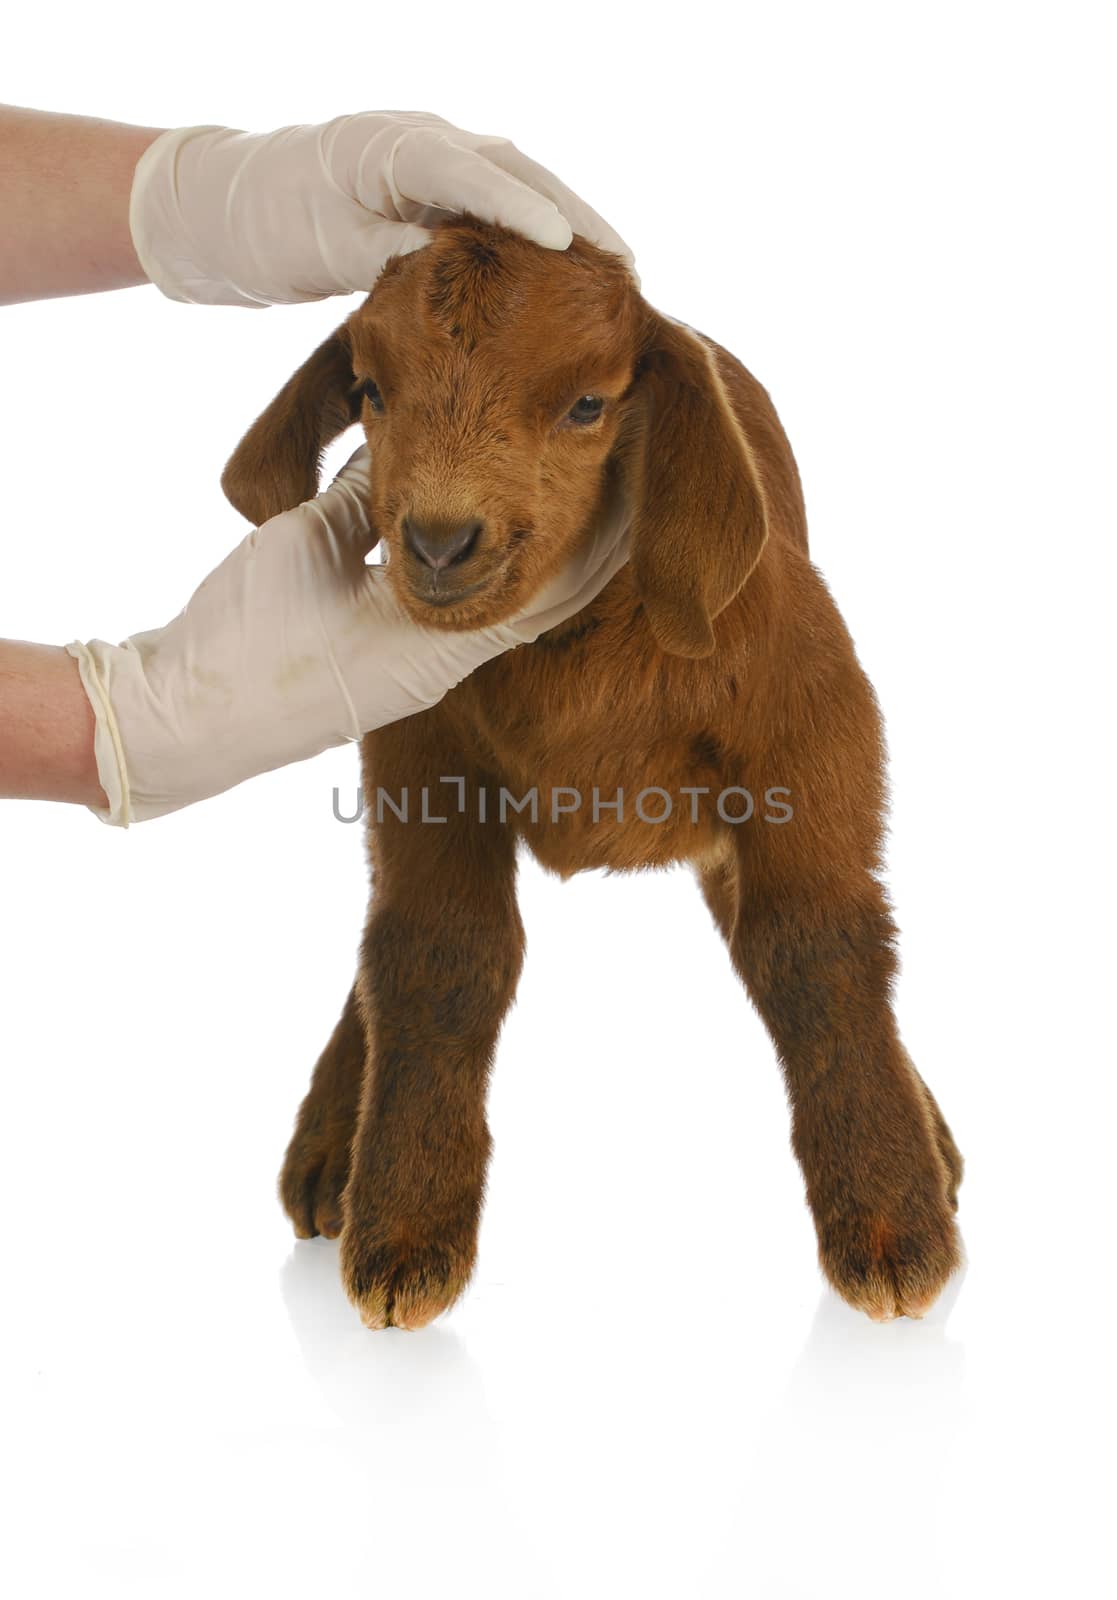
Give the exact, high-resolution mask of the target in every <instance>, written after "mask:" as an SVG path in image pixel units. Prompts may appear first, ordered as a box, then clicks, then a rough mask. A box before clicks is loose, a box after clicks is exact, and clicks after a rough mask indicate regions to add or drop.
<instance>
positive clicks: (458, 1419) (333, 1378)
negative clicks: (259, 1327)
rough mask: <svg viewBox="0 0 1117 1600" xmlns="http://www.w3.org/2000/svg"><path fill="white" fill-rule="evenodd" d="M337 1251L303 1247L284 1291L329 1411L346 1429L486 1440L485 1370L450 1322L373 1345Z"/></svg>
mask: <svg viewBox="0 0 1117 1600" xmlns="http://www.w3.org/2000/svg"><path fill="white" fill-rule="evenodd" d="M337 1253H338V1252H337V1244H336V1243H335V1242H331V1241H329V1240H326V1239H306V1240H300V1241H298V1242H297V1243H296V1244H295V1245H294V1247H293V1248H292V1251H291V1254H290V1255H289V1256H288V1257H287V1260H286V1261H285V1262H284V1264H283V1270H282V1274H281V1287H282V1293H283V1302H284V1305H285V1306H286V1308H287V1315H288V1317H289V1318H290V1319H291V1327H292V1328H293V1329H294V1333H295V1337H296V1339H297V1340H298V1346H299V1354H300V1356H301V1357H302V1360H303V1362H304V1363H305V1365H306V1369H307V1371H308V1372H309V1373H310V1375H311V1377H312V1378H313V1380H314V1382H315V1384H316V1385H317V1386H318V1389H319V1391H320V1392H321V1394H322V1397H323V1399H324V1400H325V1402H326V1404H327V1406H328V1407H329V1408H330V1410H331V1411H333V1412H334V1414H335V1415H336V1416H337V1417H338V1418H339V1420H340V1421H342V1422H344V1423H345V1424H346V1425H347V1426H350V1427H354V1428H368V1427H378V1426H390V1425H406V1426H408V1427H413V1428H419V1429H428V1430H429V1428H430V1427H431V1426H432V1424H437V1426H439V1427H444V1428H447V1429H452V1430H459V1429H474V1430H476V1431H477V1432H478V1433H482V1432H483V1431H484V1428H485V1426H486V1424H488V1423H489V1422H490V1421H491V1418H490V1417H489V1415H488V1411H487V1408H486V1404H485V1389H484V1384H483V1382H482V1379H481V1373H480V1370H479V1369H478V1367H477V1364H476V1362H475V1361H474V1360H473V1359H472V1358H471V1356H470V1354H469V1351H468V1349H467V1348H466V1345H465V1343H464V1341H463V1339H462V1337H461V1335H460V1334H459V1333H458V1332H457V1331H456V1330H455V1328H454V1327H453V1325H452V1323H450V1322H447V1321H445V1320H442V1321H440V1322H435V1323H433V1324H432V1325H431V1326H430V1327H429V1328H426V1329H424V1330H423V1331H422V1337H421V1338H417V1337H416V1336H415V1335H414V1334H409V1333H407V1332H405V1331H404V1330H402V1329H399V1328H384V1329H381V1330H379V1332H381V1333H383V1335H384V1337H383V1338H371V1337H370V1335H369V1330H368V1329H367V1328H365V1327H364V1325H363V1324H362V1323H361V1321H360V1319H359V1318H358V1316H357V1314H356V1312H355V1311H354V1309H353V1307H352V1305H351V1304H350V1303H349V1300H348V1299H347V1298H346V1295H345V1292H344V1290H343V1289H342V1287H341V1280H340V1276H339V1272H338V1260H337Z"/></svg>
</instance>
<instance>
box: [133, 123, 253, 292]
mask: <svg viewBox="0 0 1117 1600" xmlns="http://www.w3.org/2000/svg"><path fill="white" fill-rule="evenodd" d="M238 132H239V130H237V129H232V128H223V127H221V125H220V124H218V123H205V124H199V125H198V126H196V127H190V128H168V129H167V131H166V132H165V133H161V134H160V135H159V137H158V138H157V139H155V140H154V141H153V142H152V143H151V144H149V145H148V147H147V149H146V150H145V151H144V153H143V155H142V156H141V157H140V159H139V161H138V162H137V163H136V170H135V172H134V173H133V175H132V190H131V194H130V197H129V201H128V227H129V229H130V231H131V234H132V245H133V247H134V249H135V252H136V255H137V256H138V257H139V262H140V266H141V267H142V268H143V269H144V272H145V273H146V274H147V276H148V277H149V278H150V280H151V282H152V283H153V284H154V285H155V286H156V288H157V289H159V290H160V292H161V293H163V294H165V295H166V297H167V299H168V300H177V301H179V302H180V303H181V304H183V305H211V306H251V307H256V308H260V309H262V308H263V307H264V306H265V305H267V303H268V302H266V301H262V300H256V299H252V298H251V297H250V296H248V295H246V294H242V293H241V291H240V290H239V289H237V288H236V287H235V285H233V284H231V283H229V282H227V281H226V280H225V279H224V278H221V277H215V276H214V274H213V271H212V268H210V267H207V264H206V261H205V251H204V249H203V248H202V247H201V245H200V244H199V241H198V239H197V237H196V236H195V233H194V230H193V228H192V227H191V225H190V221H189V219H188V218H187V216H186V213H185V210H184V207H183V196H184V189H183V184H182V176H183V175H182V172H181V167H182V164H183V152H184V150H185V149H186V147H187V145H189V144H191V143H195V144H197V142H199V141H202V140H204V139H205V138H206V137H207V136H210V135H219V136H221V135H223V136H226V137H229V136H236V135H237V133H238ZM190 154H191V157H192V159H193V160H194V161H195V162H197V161H198V160H199V159H202V156H201V152H200V150H199V149H198V148H197V147H196V148H195V149H194V150H192V151H191V152H190Z"/></svg>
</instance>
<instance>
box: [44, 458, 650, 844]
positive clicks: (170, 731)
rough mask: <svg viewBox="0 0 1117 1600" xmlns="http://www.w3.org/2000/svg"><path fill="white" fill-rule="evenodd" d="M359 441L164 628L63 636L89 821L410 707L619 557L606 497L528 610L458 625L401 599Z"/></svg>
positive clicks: (229, 783)
mask: <svg viewBox="0 0 1117 1600" xmlns="http://www.w3.org/2000/svg"><path fill="white" fill-rule="evenodd" d="M368 471H369V467H368V450H367V448H366V447H365V446H363V445H362V447H361V448H360V449H359V450H358V451H357V452H356V454H355V455H354V456H352V457H351V458H350V460H349V461H348V462H347V463H346V465H345V466H344V467H343V468H342V470H341V472H340V473H339V474H338V476H337V477H336V478H335V479H334V481H333V483H332V484H331V485H330V487H329V488H328V489H327V490H326V491H325V492H324V493H323V494H321V495H319V496H318V498H317V499H316V500H308V501H306V502H305V503H304V504H303V505H301V506H296V507H295V508H294V509H293V510H291V511H284V512H283V513H282V514H281V515H280V516H278V517H273V518H271V520H270V521H268V522H265V523H263V524H262V526H261V527H259V528H257V529H254V530H253V532H252V533H250V534H249V535H248V537H247V538H246V539H245V540H244V541H243V542H242V543H241V544H239V545H238V546H237V548H236V549H235V550H234V551H233V552H232V553H231V554H230V555H229V556H227V557H226V558H225V560H224V561H223V562H222V563H221V565H220V566H219V567H217V568H215V569H214V571H213V572H211V573H210V575H209V577H208V578H206V579H205V580H204V581H203V582H202V584H201V586H200V587H199V588H198V589H197V591H196V592H195V593H194V595H193V596H192V597H191V599H190V600H189V601H188V602H187V604H186V607H185V609H184V610H183V611H181V612H180V613H179V615H178V616H177V617H175V618H174V620H173V621H172V622H169V623H168V624H167V626H166V627H165V628H157V629H155V630H153V631H151V632H148V633H137V634H133V635H132V637H131V638H130V639H125V640H124V642H123V643H122V644H119V645H113V644H106V643H105V642H104V640H101V639H93V640H91V641H90V642H89V643H88V644H82V643H80V642H79V641H75V642H74V643H73V644H70V645H67V647H66V648H67V650H68V651H69V653H70V654H71V655H72V656H74V657H76V659H77V662H78V669H79V672H80V674H81V681H82V684H83V686H84V688H85V692H86V694H87V695H88V697H89V700H90V703H91V705H92V707H93V712H94V716H95V719H96V731H95V735H94V751H95V755H96V761H97V775H98V777H99V779H100V783H101V787H102V789H103V790H104V791H105V794H106V795H107V797H108V800H109V806H108V809H107V810H106V809H104V808H98V807H90V809H91V810H92V811H93V812H94V814H95V815H96V816H98V817H100V818H101V820H102V821H104V822H109V823H114V824H117V825H119V826H123V827H127V826H128V824H129V823H130V822H142V821H145V820H147V819H149V818H152V817H161V816H164V815H165V814H166V813H167V812H170V811H177V810H179V809H180V808H181V807H182V806H186V805H190V804H192V803H193V802H194V801H196V800H204V799H208V798H209V797H210V796H211V795H215V794H221V793H222V792H223V791H224V790H226V789H231V788H232V787H233V786H234V785H235V784H238V783H241V782H243V781H244V779H246V778H250V777H255V776H256V775H257V774H259V773H261V772H270V771H271V770H272V769H273V768H275V767H281V766H285V765H287V764H288V763H289V762H292V761H303V760H305V759H306V758H307V757H309V756H314V755H317V754H319V752H320V751H322V750H326V749H329V748H330V747H331V746H333V745H340V744H344V743H345V742H346V740H350V739H358V738H360V737H361V735H362V734H364V733H368V732H369V731H371V730H372V729H373V728H379V727H382V726H383V725H384V724H385V723H388V722H395V721H397V720H398V719H399V718H400V717H407V716H411V715H412V714H413V713H414V712H417V711H422V710H425V709H426V708H427V707H428V706H432V705H434V704H435V703H436V702H437V701H439V700H441V699H442V696H443V695H444V694H446V693H447V691H448V690H450V689H452V688H453V687H454V685H455V684H456V683H460V681H461V680H462V679H463V678H464V677H466V675H467V674H468V673H470V672H472V671H473V669H474V668H475V667H478V666H480V665H481V664H482V663H483V662H485V661H488V660H490V659H491V658H492V657H493V656H497V655H500V654H501V653H502V652H503V651H505V650H509V649H513V648H514V647H515V646H516V645H518V644H525V643H528V642H531V641H533V640H535V639H537V638H538V637H539V635H540V634H541V633H544V632H546V630H547V629H548V628H552V627H554V626H555V625H556V623H559V622H562V621H564V620H565V619H566V618H567V617H571V616H573V615H574V613H575V612H576V611H579V610H581V608H582V607H583V606H584V605H586V604H587V603H588V602H589V601H590V600H592V598H593V597H594V595H595V594H597V593H598V592H599V590H601V589H603V588H604V587H605V585H606V584H607V583H608V582H609V579H610V578H611V577H612V576H613V575H614V573H615V572H617V571H618V570H619V568H620V567H622V566H623V565H624V563H625V561H626V560H627V559H628V553H629V549H628V531H629V524H630V521H631V511H630V509H629V507H628V504H627V501H626V498H625V496H624V494H623V491H622V490H621V489H620V488H619V486H615V487H614V490H613V495H612V499H611V501H610V502H609V504H608V505H607V506H606V507H605V508H604V511H603V514H602V515H601V516H600V517H599V519H598V522H597V524H596V526H595V528H594V530H593V536H592V538H591V539H590V540H589V541H588V548H587V549H586V550H585V552H584V553H583V554H582V555H581V556H580V557H579V558H578V559H577V560H576V562H575V563H573V564H572V565H570V566H568V567H567V568H566V569H564V570H563V572H561V573H560V574H559V576H558V577H557V578H555V579H553V580H552V581H551V582H550V583H549V584H547V585H545V586H544V588H543V589H542V590H541V591H540V592H539V593H538V594H537V595H536V596H535V598H534V600H533V601H532V603H531V608H530V611H528V612H526V613H522V614H521V615H520V616H518V617H516V618H513V619H511V620H510V621H508V622H504V623H501V624H500V625H498V626H495V627H490V628H482V629H479V630H477V631H474V632H470V633H449V632H444V631H442V630H441V629H433V628H421V627H419V626H418V625H417V624H416V623H414V622H412V621H411V620H410V619H409V618H408V617H407V616H406V615H405V613H404V612H403V611H402V610H401V608H400V607H399V605H398V603H397V602H396V599H395V596H394V594H393V592H392V588H391V585H390V584H389V582H388V573H387V569H386V568H385V567H382V566H374V565H367V564H366V561H365V557H366V556H367V554H368V552H369V549H370V547H371V544H372V535H371V533H370V531H369V525H368V518H367V513H366V510H365V507H366V505H367V502H368Z"/></svg>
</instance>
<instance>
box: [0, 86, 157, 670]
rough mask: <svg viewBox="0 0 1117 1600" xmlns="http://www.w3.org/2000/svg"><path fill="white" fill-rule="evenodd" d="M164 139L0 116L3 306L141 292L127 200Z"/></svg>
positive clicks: (92, 123)
mask: <svg viewBox="0 0 1117 1600" xmlns="http://www.w3.org/2000/svg"><path fill="white" fill-rule="evenodd" d="M162 131H163V130H162V129H161V128H133V127H130V126H128V125H127V124H126V123H122V122H103V121H101V120H100V119H99V118H97V117H72V116H65V115H62V114H60V113H58V112H53V111H28V110H24V109H23V108H22V107H20V106H0V217H3V219H4V223H3V228H0V305H13V304H15V303H16V302H17V301H20V300H49V299H52V298H54V297H55V296H57V295H68V294H93V293H95V292H97V291H98V290H101V289H126V288H128V287H129V286H130V285H132V284H139V283H146V282H147V277H146V274H145V273H144V270H143V268H142V267H141V266H140V263H139V260H138V258H137V256H136V252H135V250H134V248H133V245H132V235H131V232H130V230H129V226H128V200H129V196H130V194H131V188H132V176H133V173H134V172H135V168H136V162H137V161H138V160H139V158H140V156H141V155H142V154H143V152H144V151H145V150H146V149H147V147H148V145H149V144H151V143H152V141H153V140H154V139H156V138H158V136H159V134H160V133H161V132H162ZM71 664H72V663H71Z"/></svg>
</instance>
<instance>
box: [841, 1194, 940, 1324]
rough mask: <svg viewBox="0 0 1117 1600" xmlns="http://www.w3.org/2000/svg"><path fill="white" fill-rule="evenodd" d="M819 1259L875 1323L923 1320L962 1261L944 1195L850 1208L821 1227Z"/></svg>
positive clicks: (852, 1302) (850, 1299)
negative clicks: (930, 1199) (915, 1201)
mask: <svg viewBox="0 0 1117 1600" xmlns="http://www.w3.org/2000/svg"><path fill="white" fill-rule="evenodd" d="M819 1260H820V1261H821V1263H822V1268H823V1271H824V1272H825V1273H826V1276H827V1278H828V1279H829V1280H830V1282H831V1284H832V1285H833V1286H834V1288H835V1289H836V1290H837V1292H838V1293H839V1294H840V1295H841V1297H842V1299H843V1300H845V1301H847V1302H848V1304H849V1305H851V1306H853V1307H854V1309H855V1310H857V1311H864V1312H865V1314H866V1315H867V1316H869V1317H871V1318H872V1320H873V1321H874V1322H890V1321H892V1319H893V1318H895V1317H914V1318H919V1317H922V1316H923V1315H924V1313H925V1312H926V1311H928V1310H929V1309H930V1307H931V1306H932V1305H933V1304H934V1302H935V1301H936V1300H937V1299H938V1297H939V1294H940V1292H941V1290H942V1288H943V1286H944V1285H945V1283H946V1281H947V1279H948V1278H949V1277H950V1276H951V1274H952V1273H953V1272H954V1271H955V1269H956V1268H957V1267H958V1266H959V1265H960V1263H961V1248H960V1243H959V1238H958V1230H957V1228H956V1227H955V1223H954V1216H953V1212H952V1209H951V1206H950V1203H949V1200H948V1198H947V1195H946V1193H945V1188H944V1192H943V1194H942V1196H941V1198H936V1200H935V1201H934V1202H933V1203H931V1204H928V1203H926V1202H924V1203H922V1204H911V1203H906V1204H900V1205H897V1204H895V1203H892V1204H890V1205H888V1206H883V1207H882V1208H881V1209H880V1210H879V1211H877V1210H872V1211H870V1210H863V1209H860V1208H855V1207H851V1208H850V1209H849V1210H848V1211H845V1212H842V1213H840V1214H839V1215H838V1216H836V1217H831V1218H830V1219H829V1220H828V1221H827V1223H826V1224H825V1226H823V1227H820V1229H819Z"/></svg>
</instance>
